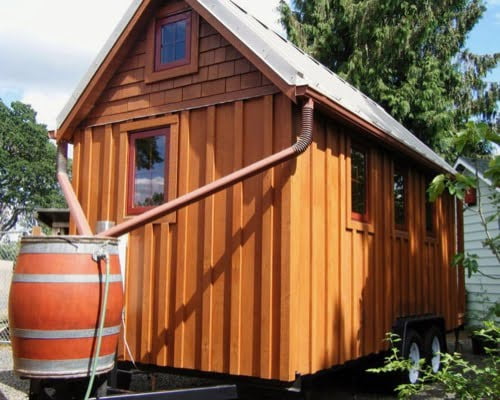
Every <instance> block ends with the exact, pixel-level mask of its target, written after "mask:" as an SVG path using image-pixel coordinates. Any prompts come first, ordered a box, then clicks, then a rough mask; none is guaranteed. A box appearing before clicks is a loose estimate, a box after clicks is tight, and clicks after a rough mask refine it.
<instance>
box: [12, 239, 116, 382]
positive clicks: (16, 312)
mask: <svg viewBox="0 0 500 400" xmlns="http://www.w3.org/2000/svg"><path fill="white" fill-rule="evenodd" d="M98 253H100V254H108V255H109V263H110V274H109V278H108V279H109V280H108V281H109V292H108V303H107V306H106V319H105V324H104V329H103V337H102V345H101V351H100V354H99V357H98V364H97V373H98V374H102V373H106V372H108V371H110V370H111V369H112V368H113V365H114V360H115V352H116V348H117V343H118V338H119V334H120V326H121V313H122V308H123V287H122V276H121V272H120V263H119V259H118V240H117V239H112V238H109V239H108V238H105V239H103V238H95V237H83V236H37V237H25V238H23V239H22V241H21V248H20V253H19V256H18V258H17V262H16V265H15V268H14V274H13V276H12V284H11V288H10V295H9V325H10V334H11V340H12V354H13V359H14V371H15V372H16V373H17V374H18V375H21V376H25V377H29V378H40V379H42V378H76V377H85V376H88V375H90V371H91V367H92V362H93V357H94V352H95V347H96V343H97V333H98V326H99V318H100V312H101V302H102V299H103V295H104V286H105V279H106V261H105V260H104V259H101V260H99V261H96V260H95V257H94V256H95V255H96V254H98Z"/></svg>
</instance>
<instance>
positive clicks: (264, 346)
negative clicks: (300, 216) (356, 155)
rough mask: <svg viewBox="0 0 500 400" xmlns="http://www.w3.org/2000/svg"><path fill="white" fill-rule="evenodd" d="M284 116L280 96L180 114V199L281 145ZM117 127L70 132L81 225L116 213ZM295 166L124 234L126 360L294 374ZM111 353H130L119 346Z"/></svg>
mask: <svg viewBox="0 0 500 400" xmlns="http://www.w3.org/2000/svg"><path fill="white" fill-rule="evenodd" d="M291 114H292V107H291V102H290V100H288V99H287V98H286V97H285V96H284V95H276V96H264V97H261V98H258V99H251V100H246V101H236V102H234V103H228V104H223V105H217V106H210V107H206V108H201V109H197V110H191V111H183V112H181V113H179V127H178V130H179V138H178V161H177V193H178V195H182V194H184V193H188V192H190V191H192V190H194V189H196V188H198V187H200V186H202V185H204V184H205V183H208V182H212V181H214V180H215V179H217V178H219V177H222V176H225V175H227V174H229V173H230V172H233V171H236V170H238V169H240V168H241V167H243V166H246V165H248V164H250V163H252V162H255V161H258V160H260V159H262V158H264V157H265V156H267V155H270V154H272V153H274V152H276V151H279V150H281V149H283V148H286V147H288V146H290V145H291V144H292V136H293V135H292V124H291V121H292V117H291ZM153 120H154V119H153ZM151 121H152V120H151V119H147V120H145V123H146V122H147V123H151ZM120 125H121V124H119V123H118V124H109V125H105V126H103V127H94V128H87V129H83V130H82V131H79V132H77V133H75V135H74V157H75V158H74V175H73V179H74V180H73V182H74V185H75V188H76V191H77V194H78V197H79V199H80V201H81V203H82V207H83V209H84V211H85V213H86V215H87V216H88V217H89V220H90V224H91V226H95V223H96V221H98V220H103V219H104V220H112V221H117V222H120V221H122V220H123V212H124V211H123V210H124V209H125V204H124V202H125V198H126V197H125V193H126V187H127V185H126V179H127V176H126V175H127V173H126V164H127V152H128V141H127V133H126V132H123V131H122V129H121V128H120ZM293 164H294V163H293V161H291V162H287V163H285V164H282V165H280V166H277V167H275V168H273V169H272V170H269V171H268V172H265V173H263V174H260V175H258V176H256V177H254V178H251V179H248V180H246V181H245V182H243V183H240V184H237V185H235V186H233V187H231V188H229V189H227V190H225V191H223V192H220V193H218V194H216V195H214V196H212V197H209V198H207V199H206V200H204V201H201V202H198V203H196V204H193V205H191V206H189V207H186V208H185V209H181V210H179V211H177V212H176V215H175V220H174V221H173V222H172V219H171V218H170V219H168V218H167V220H168V221H169V222H161V221H162V220H160V222H159V223H152V224H148V225H146V226H144V227H143V228H140V229H137V230H135V231H133V232H131V233H130V235H129V241H128V242H129V245H128V255H127V260H128V261H127V268H126V293H125V304H126V305H125V310H126V314H125V320H126V327H127V328H126V336H127V341H128V344H129V346H130V350H131V352H132V355H133V358H134V359H135V360H136V361H139V362H142V363H147V364H155V365H159V366H172V367H177V368H187V369H196V370H203V371H216V372H225V373H231V374H235V375H248V376H259V377H262V378H273V379H282V380H291V379H293V377H294V375H293V374H292V375H290V374H289V373H288V371H289V370H291V369H293V367H291V366H289V365H287V363H286V360H285V359H286V357H288V354H289V353H290V351H291V349H290V348H287V347H284V346H285V344H286V343H290V341H289V340H288V338H287V335H288V333H289V326H288V321H289V319H290V317H289V307H288V306H287V304H288V301H289V299H290V293H289V292H288V291H287V290H288V287H287V286H286V282H287V276H288V275H289V272H288V269H289V260H288V258H289V248H290V240H291V238H290V234H289V232H290V221H289V215H290V212H289V204H290V180H289V175H290V174H291V169H292V168H293ZM72 229H73V231H74V227H72ZM120 353H121V356H122V357H124V358H128V357H129V356H128V354H127V352H126V351H125V349H124V347H123V345H122V347H121V348H120ZM281 366H286V368H284V371H280V368H281Z"/></svg>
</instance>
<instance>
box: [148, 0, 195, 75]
mask: <svg viewBox="0 0 500 400" xmlns="http://www.w3.org/2000/svg"><path fill="white" fill-rule="evenodd" d="M182 4H183V3H171V4H167V5H166V6H165V7H163V8H162V9H161V10H159V11H158V14H157V19H155V20H153V21H152V22H151V24H150V27H149V31H148V37H147V45H146V69H145V75H144V79H145V81H146V83H152V82H156V81H159V80H165V79H170V78H173V77H177V76H182V75H188V74H192V73H195V72H197V71H198V57H199V54H198V44H199V43H198V42H199V39H198V33H199V16H198V14H196V13H195V12H194V11H192V10H190V9H186V8H185V6H183V5H182Z"/></svg>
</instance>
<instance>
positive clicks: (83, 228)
mask: <svg viewBox="0 0 500 400" xmlns="http://www.w3.org/2000/svg"><path fill="white" fill-rule="evenodd" d="M56 164H57V180H58V182H59V185H60V186H61V189H62V192H63V194H64V198H65V199H66V202H67V203H68V207H69V213H70V215H71V216H72V217H73V219H74V221H75V224H76V229H77V231H78V233H79V234H80V235H83V236H92V229H90V225H89V223H88V221H87V218H86V217H85V214H84V212H83V210H82V207H81V205H80V203H79V202H78V198H77V197H76V194H75V191H74V190H73V186H72V185H71V182H70V181H69V177H68V173H67V170H68V169H67V168H68V143H67V142H59V144H58V145H57V161H56Z"/></svg>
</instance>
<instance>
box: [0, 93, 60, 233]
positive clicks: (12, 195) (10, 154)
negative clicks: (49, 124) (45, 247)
mask: <svg viewBox="0 0 500 400" xmlns="http://www.w3.org/2000/svg"><path fill="white" fill-rule="evenodd" d="M55 157H56V148H55V146H54V145H53V144H52V143H50V141H49V139H48V136H47V129H46V128H45V126H44V125H41V124H38V123H37V122H36V113H35V111H34V110H33V109H32V108H31V107H30V106H29V105H26V104H23V103H21V102H13V103H12V105H11V107H10V108H9V107H7V106H6V105H5V104H4V103H3V102H2V100H1V99H0V231H7V230H9V229H12V228H13V227H14V226H15V225H16V223H17V222H19V221H25V222H29V221H30V220H31V219H32V215H33V210H34V209H35V208H36V207H64V206H65V202H64V199H63V197H62V195H61V193H60V191H59V188H58V185H57V181H56V178H55Z"/></svg>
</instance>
